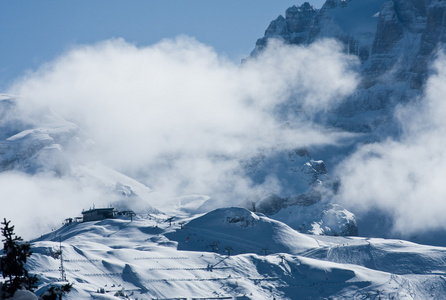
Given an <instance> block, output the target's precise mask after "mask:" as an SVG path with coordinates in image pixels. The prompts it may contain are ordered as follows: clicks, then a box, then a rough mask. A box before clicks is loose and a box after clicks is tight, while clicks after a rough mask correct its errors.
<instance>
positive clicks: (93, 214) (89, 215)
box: [82, 207, 115, 222]
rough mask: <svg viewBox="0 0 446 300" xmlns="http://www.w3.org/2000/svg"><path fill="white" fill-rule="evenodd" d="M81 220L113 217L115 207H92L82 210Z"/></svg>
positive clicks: (98, 219) (87, 220)
mask: <svg viewBox="0 0 446 300" xmlns="http://www.w3.org/2000/svg"><path fill="white" fill-rule="evenodd" d="M82 216H83V219H82V220H83V222H89V221H100V220H104V219H113V218H114V217H115V209H114V208H113V207H110V208H93V209H89V210H85V211H83V212H82Z"/></svg>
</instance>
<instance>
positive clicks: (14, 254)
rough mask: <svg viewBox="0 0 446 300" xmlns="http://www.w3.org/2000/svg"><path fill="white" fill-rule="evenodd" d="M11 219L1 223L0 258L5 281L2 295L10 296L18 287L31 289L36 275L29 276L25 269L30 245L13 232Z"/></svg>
mask: <svg viewBox="0 0 446 300" xmlns="http://www.w3.org/2000/svg"><path fill="white" fill-rule="evenodd" d="M10 223H11V221H6V219H4V221H3V222H2V223H1V224H2V225H3V227H2V228H1V232H2V235H3V237H4V239H3V240H2V241H3V255H2V256H1V258H0V270H1V272H2V275H3V278H4V279H5V282H4V283H3V285H2V291H3V297H5V298H8V297H12V296H13V295H14V293H15V292H16V291H17V290H18V289H26V290H30V291H32V290H33V289H34V288H36V287H37V286H36V284H37V276H35V275H34V276H30V275H29V274H28V271H27V270H26V269H25V264H26V260H27V258H28V257H29V256H31V254H32V252H31V246H30V244H29V243H24V242H23V240H22V238H21V237H19V236H16V234H15V233H14V226H11V225H10Z"/></svg>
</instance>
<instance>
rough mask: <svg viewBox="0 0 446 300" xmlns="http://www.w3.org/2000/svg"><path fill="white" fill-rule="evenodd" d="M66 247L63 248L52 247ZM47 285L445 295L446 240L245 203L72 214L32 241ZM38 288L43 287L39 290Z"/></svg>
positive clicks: (122, 292)
mask: <svg viewBox="0 0 446 300" xmlns="http://www.w3.org/2000/svg"><path fill="white" fill-rule="evenodd" d="M60 247H61V248H62V257H58V256H55V255H54V254H55V253H56V252H57V251H58V250H59V248H60ZM32 249H33V251H34V254H33V255H32V256H31V259H30V261H29V263H28V267H29V269H30V271H31V272H32V273H35V274H38V275H39V276H40V278H41V280H42V281H41V284H40V291H45V290H46V289H47V288H48V285H50V284H51V283H53V282H54V281H57V279H58V278H60V276H61V273H60V269H59V267H60V265H61V261H60V259H63V266H64V271H65V276H66V279H67V281H69V282H72V283H74V285H73V291H72V292H70V293H69V294H67V296H66V299H87V298H88V299H90V297H92V298H94V299H122V298H124V297H128V298H129V299H188V300H190V299H256V300H259V299H265V300H266V299H379V298H381V299H383V298H384V299H441V298H442V296H444V295H445V294H446V285H445V283H444V278H445V276H446V263H445V262H446V248H441V247H431V246H422V245H418V244H414V243H409V242H405V241H400V240H383V239H368V238H359V237H327V236H325V237H324V236H318V235H304V234H300V233H298V232H296V231H294V230H293V229H291V228H290V227H289V226H287V225H285V224H284V223H282V222H278V221H275V220H272V219H269V218H267V217H265V216H264V215H262V214H255V213H252V212H250V211H248V210H246V209H242V208H235V207H234V208H224V209H218V210H215V211H212V212H209V213H208V214H205V215H202V216H198V217H194V218H192V219H190V218H189V219H183V218H177V219H175V220H174V222H173V223H172V224H171V225H170V224H169V222H166V217H165V216H164V215H147V214H145V215H139V216H137V217H135V218H133V221H131V220H130V219H129V218H126V217H122V218H120V219H113V220H112V219H110V220H103V221H96V222H85V223H71V224H69V225H65V226H63V227H62V228H60V229H58V230H56V231H54V232H51V233H49V234H47V235H44V236H42V237H40V238H39V239H37V240H35V241H33V242H32ZM37 293H38V294H39V291H38V292H37Z"/></svg>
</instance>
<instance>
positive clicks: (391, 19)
mask: <svg viewBox="0 0 446 300" xmlns="http://www.w3.org/2000/svg"><path fill="white" fill-rule="evenodd" d="M402 37H403V25H402V24H401V22H400V20H399V19H398V16H397V14H396V11H395V5H394V3H393V1H389V2H386V3H384V4H383V6H382V7H381V11H380V12H379V17H378V25H377V28H376V35H375V40H374V41H373V46H372V53H373V54H379V53H387V52H389V51H390V50H391V49H392V47H393V46H395V44H396V43H397V42H398V41H399V40H401V38H402Z"/></svg>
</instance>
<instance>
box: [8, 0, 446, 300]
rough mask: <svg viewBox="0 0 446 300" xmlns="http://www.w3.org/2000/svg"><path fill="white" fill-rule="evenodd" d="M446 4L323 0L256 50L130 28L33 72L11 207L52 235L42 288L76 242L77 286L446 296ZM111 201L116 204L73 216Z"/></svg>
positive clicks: (45, 244) (170, 293) (17, 137)
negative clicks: (154, 37)
mask: <svg viewBox="0 0 446 300" xmlns="http://www.w3.org/2000/svg"><path fill="white" fill-rule="evenodd" d="M445 14H446V3H444V1H440V0H429V1H424V0H395V1H384V0H327V1H326V2H325V4H324V5H323V6H322V7H321V8H320V9H315V8H314V7H312V6H311V5H310V4H309V3H304V4H302V5H300V6H299V5H295V6H292V7H290V8H288V9H287V10H286V11H285V14H284V15H283V16H279V17H278V18H277V19H275V20H273V21H272V22H271V24H270V25H269V26H268V28H267V29H266V31H265V35H264V36H263V37H260V38H259V39H258V40H257V42H256V43H255V45H254V43H253V51H252V53H251V55H250V56H248V57H246V58H245V59H243V61H241V62H240V63H234V62H231V61H229V60H228V59H227V58H225V57H223V56H221V55H219V54H218V53H217V52H216V51H215V50H214V49H212V48H211V47H209V46H207V45H205V44H203V43H201V42H199V41H197V40H196V39H194V38H193V37H188V36H179V37H177V38H174V39H165V40H162V41H160V42H158V43H156V44H154V45H148V46H140V45H135V44H132V43H130V42H128V41H125V40H123V39H119V38H117V39H111V40H106V41H102V42H100V43H97V44H94V45H77V46H75V47H72V48H70V49H69V50H67V51H66V52H65V53H62V54H60V56H59V57H58V58H56V59H54V60H53V61H49V62H47V63H46V64H44V65H42V66H41V67H40V68H39V69H37V70H34V71H30V72H28V73H26V74H23V76H21V77H20V78H17V79H16V80H15V82H14V84H12V85H11V86H10V87H9V89H8V90H6V91H4V93H3V94H0V193H1V194H2V197H3V199H6V200H7V201H8V205H3V207H2V213H3V215H2V217H6V218H7V219H11V220H12V221H13V223H14V225H16V228H17V232H19V233H20V235H22V236H23V237H24V238H25V239H33V240H32V247H34V249H36V252H35V253H36V255H35V256H33V258H32V259H31V261H30V263H29V264H28V265H29V267H30V270H31V272H32V273H36V274H37V273H38V274H41V276H42V279H41V283H40V285H39V291H38V292H37V294H39V293H42V291H43V290H44V289H45V288H47V287H48V286H49V285H51V284H52V283H53V282H54V281H55V280H57V278H59V277H58V276H59V273H58V271H57V270H58V269H57V268H58V264H59V263H60V262H58V261H57V260H56V258H55V257H54V255H53V254H54V252H55V251H56V250H57V249H58V248H57V247H61V248H63V249H64V251H66V255H67V258H65V261H66V262H67V263H68V264H69V266H70V268H69V271H68V274H69V276H68V277H69V279H68V281H70V280H71V281H73V282H75V283H76V284H75V286H74V291H73V294H71V296H69V297H71V299H77V298H79V297H80V298H82V297H87V298H88V297H91V296H92V295H94V297H98V299H119V298H120V297H121V298H122V297H125V296H127V297H130V298H131V297H133V298H135V299H136V298H138V299H139V298H142V299H146V298H147V299H151V298H156V299H158V298H162V299H210V298H212V299H274V298H275V299H302V298H299V297H301V296H302V297H304V298H305V297H306V298H308V299H329V298H330V299H354V298H360V299H378V298H380V297H381V296H382V297H385V298H386V299H387V298H388V299H427V298H433V299H439V298H442V297H443V296H444V295H445V294H446V284H445V283H444V282H445V280H444V279H445V278H446V277H445V276H446V264H445V261H446V259H445V257H446V250H445V248H444V247H445V246H446V225H445V222H443V220H444V215H445V214H446V204H445V203H446V202H445V201H444V195H446V187H445V185H444V184H443V179H444V178H445V177H446V173H445V172H446V171H445V170H446V159H445V155H444V149H445V148H446V142H444V136H445V131H446V121H445V120H446V105H445V104H444V103H445V101H444V99H443V98H444V95H446V87H445V85H444V82H446V54H445V50H444V49H445V46H444V43H445V42H446V35H445V33H444V32H446V31H445V29H446V23H445V22H446V21H445V20H446V19H445V18H444V15H445ZM98 207H102V208H105V207H113V208H115V214H116V215H115V218H114V219H104V220H102V219H97V220H94V221H88V222H87V220H85V219H84V221H85V222H74V221H73V219H68V221H67V224H65V225H63V226H62V227H61V226H60V225H61V222H63V220H64V219H66V218H73V217H76V216H79V215H80V213H81V212H82V211H83V210H88V209H90V208H98ZM130 211H132V213H130ZM118 212H120V214H119V215H118V214H117V213H118ZM74 220H76V219H74ZM396 239H401V240H396ZM413 242H417V243H420V244H415V243H413ZM59 243H60V244H59ZM423 243H424V244H430V245H432V246H423V245H421V244H423ZM437 246H438V247H437ZM135 260H138V262H135ZM62 262H63V261H62ZM172 271H174V273H175V274H173V272H172ZM59 279H60V278H59ZM62 279H63V278H62ZM117 287H119V289H118V288H117ZM119 291H121V292H122V294H125V295H124V296H123V295H121V294H120V292H119ZM124 292H125V293H124ZM76 297H77V298H76ZM133 298H132V299H133Z"/></svg>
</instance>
